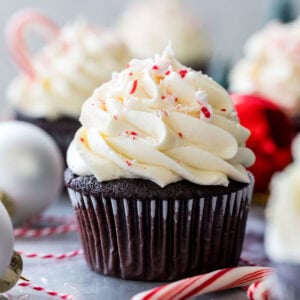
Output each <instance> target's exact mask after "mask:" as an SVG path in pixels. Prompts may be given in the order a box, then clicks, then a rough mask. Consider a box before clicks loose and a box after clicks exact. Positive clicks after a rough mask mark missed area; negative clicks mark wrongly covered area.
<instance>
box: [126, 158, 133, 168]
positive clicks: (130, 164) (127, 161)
mask: <svg viewBox="0 0 300 300" xmlns="http://www.w3.org/2000/svg"><path fill="white" fill-rule="evenodd" d="M126 164H127V166H128V167H131V166H132V163H131V162H130V161H129V160H128V159H126Z"/></svg>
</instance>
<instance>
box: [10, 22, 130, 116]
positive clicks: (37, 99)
mask: <svg viewBox="0 0 300 300" xmlns="http://www.w3.org/2000/svg"><path fill="white" fill-rule="evenodd" d="M129 59H130V55H129V51H128V49H127V47H126V46H125V44H123V43H122V42H121V41H120V40H119V38H118V37H117V36H115V35H113V33H111V32H109V31H106V30H103V29H99V28H94V27H92V26H90V25H88V24H87V23H86V22H84V21H77V22H74V23H73V24H70V25H67V26H65V27H63V28H62V29H61V32H60V34H59V35H58V37H57V38H56V39H55V40H53V41H52V42H50V43H48V44H47V45H46V47H45V48H44V49H43V50H42V51H41V52H40V53H39V54H38V55H37V56H36V57H35V58H34V59H33V61H32V63H33V66H34V69H35V71H36V76H35V78H34V79H33V80H32V79H30V78H29V77H28V76H26V75H20V76H19V77H18V78H16V79H15V80H14V81H13V82H12V83H11V85H10V87H9V90H8V98H9V100H10V101H11V103H12V105H13V106H14V107H15V108H16V109H17V110H18V111H20V112H22V113H23V114H25V115H28V116H30V117H33V118H40V117H42V118H47V119H57V118H59V117H62V116H69V117H74V118H78V116H79V114H80V110H81V106H82V103H83V102H84V100H86V98H87V97H89V96H90V95H91V94H92V92H93V91H94V89H95V88H96V87H97V86H99V85H100V84H101V83H102V82H105V81H107V80H109V79H110V78H111V73H112V71H120V70H121V69H123V68H124V67H125V66H126V64H127V62H128V61H129Z"/></svg>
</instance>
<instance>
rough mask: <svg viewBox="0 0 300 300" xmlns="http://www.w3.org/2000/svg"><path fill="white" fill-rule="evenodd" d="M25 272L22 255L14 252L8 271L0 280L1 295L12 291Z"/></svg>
mask: <svg viewBox="0 0 300 300" xmlns="http://www.w3.org/2000/svg"><path fill="white" fill-rule="evenodd" d="M22 270H23V260H22V257H21V255H19V254H18V253H17V252H16V251H14V253H13V256H12V259H11V262H10V265H9V268H8V270H7V271H6V273H5V275H4V277H3V278H1V279H0V293H5V292H7V291H9V290H10V289H12V288H13V287H14V286H15V285H16V283H17V282H18V280H19V279H20V278H21V273H22Z"/></svg>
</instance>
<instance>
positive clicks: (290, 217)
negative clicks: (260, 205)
mask: <svg viewBox="0 0 300 300" xmlns="http://www.w3.org/2000/svg"><path fill="white" fill-rule="evenodd" d="M299 141H300V135H299V136H298V138H297V139H296V143H294V147H293V148H294V151H293V152H294V158H295V162H294V163H293V164H291V165H290V166H288V167H287V168H286V169H285V170H284V171H283V172H281V173H279V174H276V175H275V176H274V177H273V179H272V182H271V197H270V200H269V205H268V209H267V221H268V222H267V228H266V251H267V254H268V255H269V257H270V258H271V259H272V260H274V261H277V262H285V263H292V264H300V236H299V233H298V230H299V228H300V185H299V179H300V143H299Z"/></svg>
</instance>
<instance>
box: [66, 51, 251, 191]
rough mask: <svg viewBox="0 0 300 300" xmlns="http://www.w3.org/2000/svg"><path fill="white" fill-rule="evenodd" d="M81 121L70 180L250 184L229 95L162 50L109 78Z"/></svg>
mask: <svg viewBox="0 0 300 300" xmlns="http://www.w3.org/2000/svg"><path fill="white" fill-rule="evenodd" d="M80 121H81V123H82V125H83V126H82V127H81V128H80V129H79V131H78V132H77V134H76V136H75V138H74V140H73V142H72V144H71V146H70V148H69V151H68V154H67V162H68V165H69V167H70V168H71V170H72V171H73V172H74V173H75V174H78V175H88V174H93V175H94V176H95V177H96V178H97V179H98V180H99V181H105V180H112V179H117V178H147V179H150V180H152V181H154V182H156V183H157V184H158V185H160V186H162V187H163V186H165V185H167V184H169V183H171V182H176V181H179V180H182V179H187V180H189V181H191V182H194V183H197V184H204V185H225V186H226V185H228V182H229V181H228V178H231V179H234V180H237V181H241V182H249V177H248V174H247V171H246V170H245V167H248V166H250V165H251V164H252V163H253V162H254V155H253V153H252V152H251V150H249V149H248V148H246V147H245V141H246V140H247V138H248V136H249V131H248V130H247V129H245V128H244V127H242V126H241V125H240V124H239V123H238V120H237V118H236V113H235V110H234V107H233V104H232V102H231V99H230V97H229V95H228V94H227V92H226V91H225V90H224V89H223V88H222V87H221V86H219V85H218V84H217V83H215V82H214V81H213V80H212V79H210V78H209V77H207V76H206V75H203V74H202V73H201V72H196V71H193V70H191V69H188V68H186V67H184V66H183V65H181V64H180V63H179V62H178V61H177V60H175V58H174V57H173V55H172V53H171V50H170V49H169V48H167V49H166V50H165V52H164V53H163V54H162V56H158V55H157V56H155V58H154V59H145V60H136V59H134V60H132V61H131V62H130V64H129V65H128V68H127V69H125V70H124V71H122V72H121V73H119V74H114V76H113V79H112V80H111V81H110V82H108V83H106V84H104V85H102V86H101V87H100V88H98V89H97V90H96V91H95V92H94V94H93V96H92V97H91V98H90V99H88V100H87V101H86V102H85V103H84V105H83V107H82V112H81V117H80Z"/></svg>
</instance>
